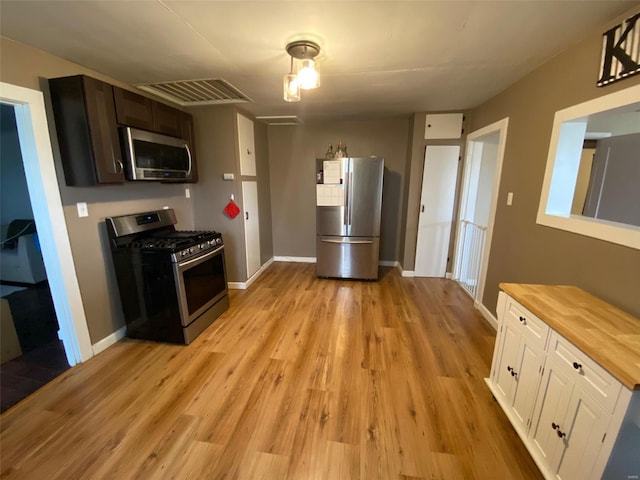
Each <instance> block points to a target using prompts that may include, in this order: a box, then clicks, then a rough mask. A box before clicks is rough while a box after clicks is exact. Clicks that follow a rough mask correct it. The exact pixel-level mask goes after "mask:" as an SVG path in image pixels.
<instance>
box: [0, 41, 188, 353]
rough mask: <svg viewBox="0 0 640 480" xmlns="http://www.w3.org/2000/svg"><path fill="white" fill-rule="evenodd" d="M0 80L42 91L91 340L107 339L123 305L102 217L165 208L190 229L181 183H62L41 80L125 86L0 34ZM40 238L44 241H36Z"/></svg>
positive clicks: (117, 324) (119, 319) (121, 320)
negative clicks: (79, 78)
mask: <svg viewBox="0 0 640 480" xmlns="http://www.w3.org/2000/svg"><path fill="white" fill-rule="evenodd" d="M0 50H1V52H2V54H1V55H0V81H2V82H6V83H10V84H13V85H18V86H22V87H26V88H31V89H34V90H42V91H43V92H44V94H45V106H46V107H47V111H48V114H49V119H48V120H49V130H50V137H51V142H52V147H53V155H54V159H55V168H56V172H57V177H58V184H59V187H60V195H61V198H62V204H63V208H64V214H65V221H66V224H67V230H68V232H69V240H70V242H71V251H72V255H73V258H74V266H75V269H76V274H77V277H78V283H79V285H80V294H81V296H82V303H83V305H84V311H85V315H86V318H87V326H88V328H89V336H90V338H91V342H92V343H96V342H98V341H99V340H101V339H103V338H105V337H107V336H108V335H110V334H111V333H113V332H114V331H116V330H117V329H119V328H120V327H122V326H123V325H124V317H123V315H122V309H121V307H120V305H119V297H118V291H117V287H116V282H115V276H114V273H113V266H112V263H111V256H110V255H111V254H110V251H109V248H108V243H107V240H106V234H105V233H106V232H105V228H104V219H105V217H107V216H114V215H124V214H129V213H136V212H144V211H148V210H153V209H158V208H162V207H164V206H169V207H171V208H174V209H175V210H176V215H177V217H178V222H179V223H178V225H177V227H178V228H182V229H190V228H193V213H192V207H191V199H187V198H185V193H184V188H185V186H184V185H160V184H144V183H140V182H138V183H130V184H124V185H112V186H101V187H93V188H86V187H67V186H66V185H65V183H64V176H63V173H62V166H61V164H60V152H59V149H58V145H57V141H56V135H55V130H54V124H53V119H52V118H51V115H50V112H51V109H50V108H49V104H48V95H47V93H48V92H47V82H46V79H48V78H54V77H61V76H67V75H77V74H87V75H91V76H93V77H95V78H98V79H100V80H104V81H106V82H109V83H112V84H115V85H118V86H121V87H123V88H130V87H128V86H127V85H126V84H123V83H122V82H117V81H115V80H113V79H111V78H109V77H106V76H104V75H101V74H100V73H98V72H94V71H91V70H89V69H87V68H84V67H82V66H80V65H77V64H74V63H71V62H68V61H66V60H63V59H61V58H59V57H55V56H53V55H50V54H47V53H45V52H42V51H40V50H36V49H34V48H31V47H28V46H26V45H22V44H19V43H16V42H13V41H11V40H8V39H6V38H3V37H0ZM76 202H87V204H88V208H89V216H88V217H84V218H78V214H77V210H76V205H75V204H76ZM40 240H41V241H43V239H42V238H41V239H40Z"/></svg>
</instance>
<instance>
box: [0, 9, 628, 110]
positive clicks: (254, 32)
mask: <svg viewBox="0 0 640 480" xmlns="http://www.w3.org/2000/svg"><path fill="white" fill-rule="evenodd" d="M637 4H638V3H637V2H635V1H617V0H610V1H597V0H592V1H587V0H583V1H526V0H519V1H513V0H512V1H491V2H489V1H429V2H423V1H411V2H393V1H391V2H358V1H342V2H328V1H324V2H318V1H289V2H272V1H259V2H255V1H254V2H248V1H207V2H205V1H173V0H146V1H105V0H95V1H84V0H83V1H74V0H71V1H64V2H60V1H13V0H0V33H1V34H2V35H3V36H5V37H9V38H12V39H14V40H17V41H19V42H22V43H25V44H28V45H32V46H35V47H37V48H40V49H42V50H45V51H47V52H50V53H53V54H54V55H57V56H60V57H63V58H66V59H68V60H71V61H73V62H76V63H78V64H81V65H84V66H86V67H89V68H91V69H93V70H96V71H99V72H101V73H103V74H105V75H108V76H110V77H112V78H115V79H117V80H120V81H123V82H126V83H129V84H132V85H135V84H140V83H148V82H157V81H172V80H188V79H200V78H223V79H225V80H226V81H228V82H230V83H231V84H232V85H234V86H235V87H236V88H238V89H239V90H240V91H242V92H243V93H244V94H246V95H247V96H248V97H250V98H251V99H252V100H253V102H254V103H251V104H243V108H245V109H247V110H249V111H250V112H252V113H254V114H256V115H298V116H299V117H301V118H302V119H310V118H320V117H336V118H337V117H342V118H348V117H353V118H357V117H365V116H367V117H371V116H380V115H385V116H386V115H398V114H400V115H405V114H409V113H411V112H417V111H439V110H458V109H468V108H472V107H474V106H476V105H478V104H480V103H482V102H483V101H485V100H487V99H489V98H491V97H492V96H493V95H495V94H497V93H499V92H500V91H502V90H504V89H505V88H506V87H507V86H509V85H510V84H512V83H514V82H515V81H516V80H518V79H520V78H521V77H523V76H524V75H525V74H526V73H528V72H530V71H531V70H533V69H534V68H536V67H537V66H539V65H541V64H542V63H544V62H545V61H546V60H548V59H549V58H551V57H553V56H554V55H556V54H558V53H559V52H561V51H562V50H564V49H565V48H567V47H568V46H570V45H571V44H573V43H576V42H578V41H579V40H580V39H581V38H583V37H584V36H585V35H586V34H588V33H589V32H590V31H592V29H595V28H598V27H600V26H601V25H603V24H604V23H606V22H607V21H609V20H610V19H612V18H615V17H616V16H618V15H620V14H622V13H624V12H626V11H627V10H629V9H630V8H632V7H633V6H634V5H637ZM303 38H304V39H309V40H313V41H316V42H317V43H318V44H320V46H321V49H322V50H321V52H320V55H319V57H318V58H317V60H318V63H319V65H320V71H321V75H322V85H321V87H320V88H319V89H317V90H312V91H303V94H302V95H303V98H302V101H301V102H298V103H295V104H288V103H286V102H284V100H282V77H283V75H284V74H285V73H287V72H288V69H289V57H288V55H287V53H286V51H285V45H286V44H287V43H288V42H290V41H292V40H297V39H303ZM594 55H598V52H594ZM596 76H597V72H594V82H595V79H596Z"/></svg>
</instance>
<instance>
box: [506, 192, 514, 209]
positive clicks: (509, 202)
mask: <svg viewBox="0 0 640 480" xmlns="http://www.w3.org/2000/svg"><path fill="white" fill-rule="evenodd" d="M511 205H513V192H509V193H507V206H508V207H510V206H511Z"/></svg>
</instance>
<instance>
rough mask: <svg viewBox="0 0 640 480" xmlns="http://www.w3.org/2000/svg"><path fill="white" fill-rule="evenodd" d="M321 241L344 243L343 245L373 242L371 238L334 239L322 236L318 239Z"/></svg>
mask: <svg viewBox="0 0 640 480" xmlns="http://www.w3.org/2000/svg"><path fill="white" fill-rule="evenodd" d="M320 241H321V242H325V243H344V244H345V245H349V244H358V245H365V244H371V243H373V240H347V241H344V240H334V239H331V238H322V239H320Z"/></svg>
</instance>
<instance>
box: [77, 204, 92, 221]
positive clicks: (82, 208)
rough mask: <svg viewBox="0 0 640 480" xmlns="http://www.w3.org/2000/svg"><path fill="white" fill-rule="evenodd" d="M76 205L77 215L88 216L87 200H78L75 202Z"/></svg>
mask: <svg viewBox="0 0 640 480" xmlns="http://www.w3.org/2000/svg"><path fill="white" fill-rule="evenodd" d="M76 207H78V217H80V218H82V217H88V216H89V207H87V202H78V203H76Z"/></svg>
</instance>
